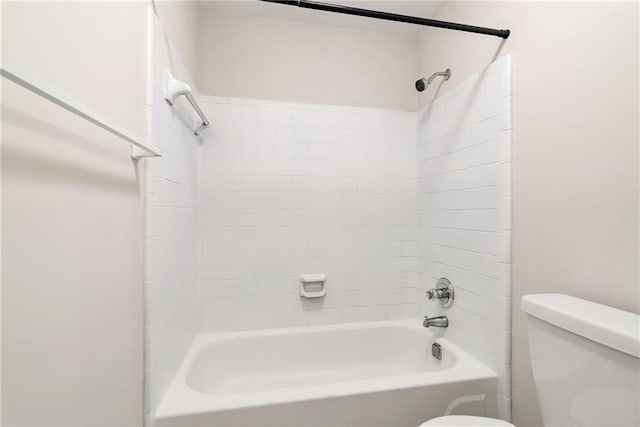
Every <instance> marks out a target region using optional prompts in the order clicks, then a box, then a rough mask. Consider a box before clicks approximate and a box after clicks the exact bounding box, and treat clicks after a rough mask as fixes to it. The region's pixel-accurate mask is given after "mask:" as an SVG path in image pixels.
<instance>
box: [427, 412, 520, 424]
mask: <svg viewBox="0 0 640 427" xmlns="http://www.w3.org/2000/svg"><path fill="white" fill-rule="evenodd" d="M440 426H443V427H444V426H458V427H462V426H466V427H476V426H477V427H482V426H484V427H515V426H514V425H513V424H511V423H508V422H506V421H502V420H497V419H495V418H485V417H470V416H467V415H448V416H445V417H438V418H433V419H430V420H429V421H427V422H424V423H422V424H420V427H440Z"/></svg>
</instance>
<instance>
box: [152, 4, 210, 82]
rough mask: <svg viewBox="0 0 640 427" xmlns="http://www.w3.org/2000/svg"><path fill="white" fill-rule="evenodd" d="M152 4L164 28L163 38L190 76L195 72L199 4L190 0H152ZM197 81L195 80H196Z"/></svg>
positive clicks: (198, 32)
mask: <svg viewBox="0 0 640 427" xmlns="http://www.w3.org/2000/svg"><path fill="white" fill-rule="evenodd" d="M152 2H153V6H154V9H155V12H156V15H157V16H158V19H159V20H160V22H161V24H162V28H164V30H165V34H164V36H163V37H164V39H165V42H166V41H169V40H170V41H171V45H172V46H173V48H174V51H175V56H176V59H179V60H180V61H182V62H183V63H184V67H185V68H186V70H187V72H188V73H189V75H190V76H195V75H196V74H197V69H198V63H199V59H198V58H199V57H200V55H201V49H202V46H201V45H200V27H199V25H200V19H199V18H198V16H199V14H200V6H199V4H200V3H202V2H199V1H191V0H180V1H176V0H152ZM196 83H197V82H196Z"/></svg>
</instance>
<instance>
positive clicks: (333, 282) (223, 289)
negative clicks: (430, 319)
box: [199, 97, 418, 332]
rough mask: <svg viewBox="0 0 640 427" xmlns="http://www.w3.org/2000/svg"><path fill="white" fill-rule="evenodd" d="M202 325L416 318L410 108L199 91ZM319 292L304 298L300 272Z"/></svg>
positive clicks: (231, 327)
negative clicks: (321, 280)
mask: <svg viewBox="0 0 640 427" xmlns="http://www.w3.org/2000/svg"><path fill="white" fill-rule="evenodd" d="M202 106H203V109H204V111H205V112H206V114H207V115H208V116H209V117H210V118H211V120H212V127H211V129H209V130H208V131H207V132H206V135H205V140H204V144H203V150H204V153H203V158H202V174H201V182H202V204H201V206H200V217H201V229H200V230H201V236H202V249H201V250H202V253H201V263H200V279H199V287H200V295H199V302H200V318H201V322H202V328H203V329H202V330H203V331H207V332H227V331H235V330H252V329H265V328H277V327H292V326H303V325H321V324H331V323H345V322H353V321H366V320H386V319H400V318H407V317H415V314H416V288H417V285H418V283H417V274H416V255H417V238H418V235H417V229H416V191H415V186H416V178H415V114H414V113H408V112H402V111H393V110H379V109H370V108H355V107H335V106H323V105H310V104H294V103H281V102H267V101H256V100H246V99H235V98H234V99H232V98H217V97H203V98H202ZM314 273H320V274H325V275H326V282H325V289H326V296H325V297H323V298H317V299H313V300H311V299H302V298H300V276H301V275H306V274H314Z"/></svg>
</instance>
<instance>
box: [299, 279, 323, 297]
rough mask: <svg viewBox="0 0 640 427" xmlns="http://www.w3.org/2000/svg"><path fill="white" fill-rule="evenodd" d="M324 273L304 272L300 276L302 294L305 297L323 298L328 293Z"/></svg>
mask: <svg viewBox="0 0 640 427" xmlns="http://www.w3.org/2000/svg"><path fill="white" fill-rule="evenodd" d="M326 280H327V276H326V275H324V274H303V275H301V276H300V296H301V297H303V298H321V297H323V296H325V295H326V293H327V291H326V289H325V286H324V285H325V281H326Z"/></svg>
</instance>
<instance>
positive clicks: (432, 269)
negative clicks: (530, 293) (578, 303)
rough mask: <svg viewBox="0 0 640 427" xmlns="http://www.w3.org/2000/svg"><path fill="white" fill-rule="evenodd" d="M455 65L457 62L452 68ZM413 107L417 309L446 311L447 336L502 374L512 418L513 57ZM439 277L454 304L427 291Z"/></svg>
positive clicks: (504, 414)
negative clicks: (431, 298) (419, 107)
mask: <svg viewBox="0 0 640 427" xmlns="http://www.w3.org/2000/svg"><path fill="white" fill-rule="evenodd" d="M453 72H454V73H455V70H453ZM436 85H437V83H434V84H432V85H431V87H430V88H429V89H430V90H434V91H435V90H442V91H443V92H445V91H446V92H445V93H444V94H442V95H440V96H439V97H438V98H436V99H435V100H434V101H433V102H432V103H431V104H430V105H429V106H427V107H425V108H423V109H422V110H420V111H419V112H418V127H417V129H418V131H417V135H418V137H417V162H418V173H417V175H418V209H419V214H418V218H419V222H420V224H419V229H420V231H419V235H420V243H419V244H420V252H419V260H418V266H419V271H420V287H421V289H420V292H419V295H418V304H419V306H420V314H421V315H422V316H427V315H428V316H436V315H439V314H442V313H445V314H446V315H447V316H448V317H449V320H450V322H449V325H450V327H449V328H448V329H447V333H446V334H447V338H449V339H451V340H452V341H453V342H455V343H456V344H458V345H459V346H460V347H462V348H463V349H464V350H465V351H467V352H468V353H469V354H471V355H472V356H473V357H475V358H476V359H478V360H480V361H482V362H483V363H484V364H486V365H487V366H488V367H490V368H491V369H493V370H495V371H496V372H498V374H499V387H498V392H499V399H498V403H499V409H500V418H502V419H505V420H510V418H511V415H510V414H511V401H510V399H511V375H510V372H511V332H510V331H511V315H510V314H511V145H512V141H511V139H512V122H511V99H512V91H511V57H510V56H509V55H506V56H503V57H502V58H500V59H498V60H497V61H495V62H494V63H492V64H491V65H489V66H488V67H487V68H486V69H485V70H482V71H481V72H480V73H477V74H475V75H473V76H471V77H469V78H467V79H465V80H464V81H462V82H461V83H459V84H458V85H456V86H454V87H448V85H447V82H443V83H442V84H441V86H440V88H438V87H435V86H436ZM440 277H446V278H448V279H449V280H450V281H451V282H452V283H453V285H454V287H455V291H456V299H455V303H454V305H453V307H451V308H450V309H449V308H443V307H442V305H441V304H438V303H437V302H432V301H428V300H427V299H426V298H424V294H425V291H426V290H427V289H429V288H432V287H433V286H434V285H435V283H436V281H437V280H438V279H439V278H440Z"/></svg>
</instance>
